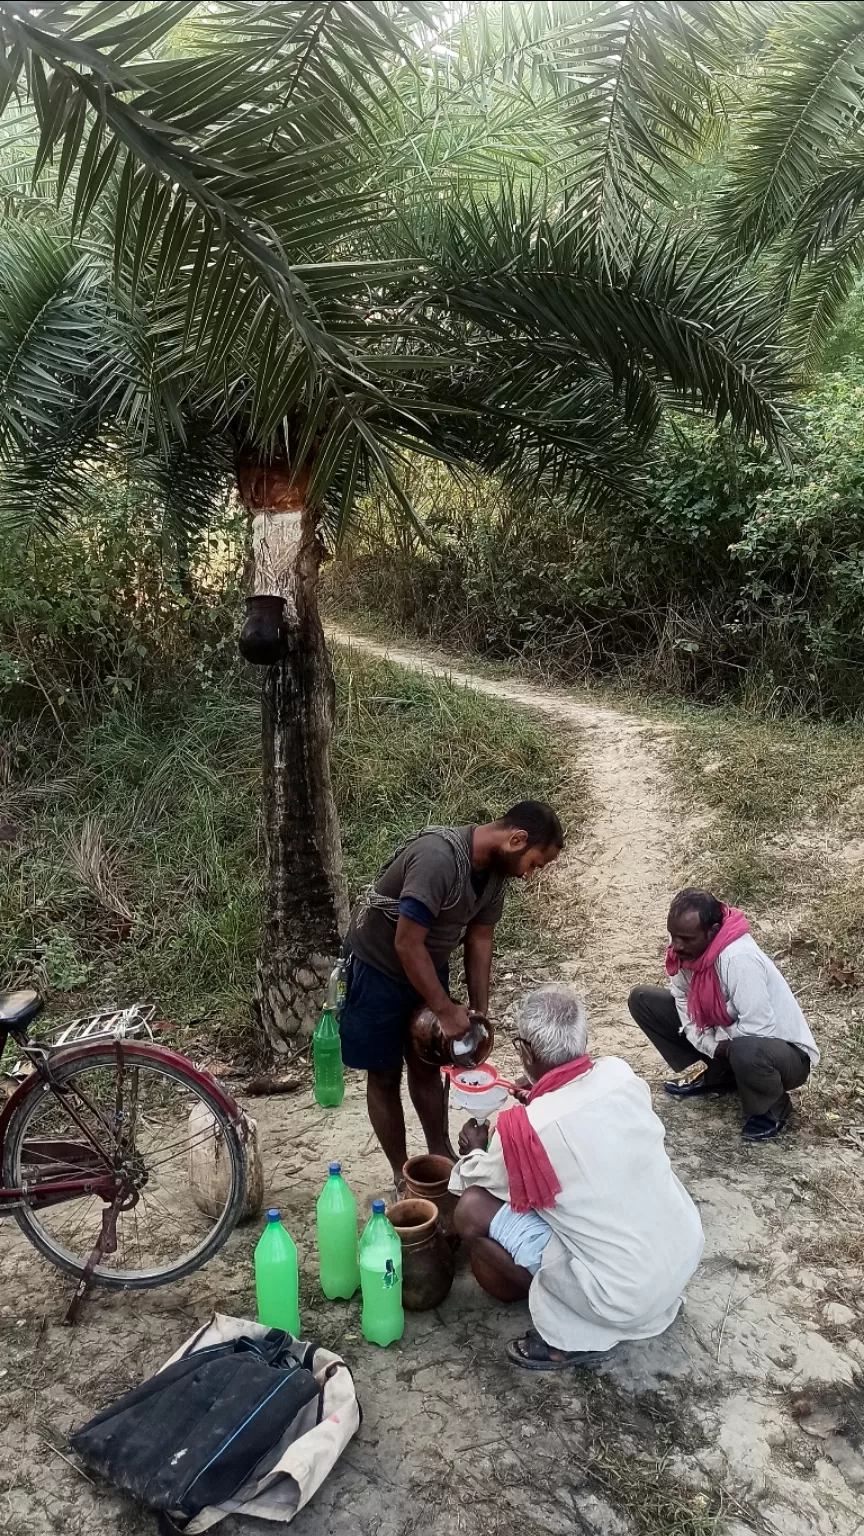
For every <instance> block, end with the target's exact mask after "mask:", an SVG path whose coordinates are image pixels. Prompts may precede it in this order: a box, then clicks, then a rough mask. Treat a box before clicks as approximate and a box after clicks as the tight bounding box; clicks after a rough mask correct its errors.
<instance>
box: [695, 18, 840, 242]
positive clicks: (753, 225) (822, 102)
mask: <svg viewBox="0 0 864 1536" xmlns="http://www.w3.org/2000/svg"><path fill="white" fill-rule="evenodd" d="M862 122H864V8H862V7H861V6H860V5H849V4H844V3H842V0H841V3H836V0H823V3H821V4H819V5H810V4H800V3H796V4H789V5H784V6H782V7H781V8H780V13H779V15H778V19H777V23H776V26H775V28H774V29H773V31H772V33H771V35H770V37H769V41H768V46H767V48H766V49H765V51H764V53H763V55H762V57H761V58H760V60H759V73H758V91H755V92H754V93H753V95H752V96H751V97H750V99H749V100H748V102H747V105H746V122H745V127H744V130H743V131H742V132H741V134H740V135H739V136H738V139H737V142H736V144H735V149H734V153H733V155H732V157H731V160H730V166H729V174H728V178H727V182H726V185H725V186H724V188H723V190H722V194H721V199H720V204H719V213H720V217H721V221H722V225H723V227H724V229H725V231H726V233H727V234H728V237H729V238H730V240H731V241H732V242H733V243H734V245H735V247H736V249H738V250H739V251H743V252H752V251H756V250H759V249H761V248H764V247H765V246H766V245H767V244H769V243H770V242H771V241H772V240H774V239H776V238H777V236H778V235H779V234H780V233H782V231H783V230H784V229H785V228H787V227H788V226H789V224H790V223H791V222H792V221H793V220H794V219H795V217H796V215H797V213H798V211H799V210H800V208H801V206H802V203H803V202H804V201H805V200H806V198H807V197H808V195H809V193H810V190H811V187H812V186H813V183H814V181H815V180H817V179H818V178H819V177H820V175H821V171H822V167H823V165H824V162H825V160H826V158H830V157H832V156H833V155H834V154H835V152H836V151H837V149H838V146H840V145H842V144H843V143H844V141H845V140H846V138H847V136H849V135H850V134H851V133H853V132H857V131H858V130H859V129H860V127H861V124H862Z"/></svg>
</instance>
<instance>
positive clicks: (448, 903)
mask: <svg viewBox="0 0 864 1536" xmlns="http://www.w3.org/2000/svg"><path fill="white" fill-rule="evenodd" d="M430 834H434V836H435V837H443V839H444V841H445V843H447V845H448V846H449V847H450V848H452V849H453V853H454V854H455V857H456V874H455V877H454V880H453V884H452V885H451V886H450V889H449V890H448V892H447V895H446V897H445V899H444V901H443V902H442V903H441V911H442V912H450V911H452V909H453V908H454V907H455V906H457V905H458V903H459V901H460V900H461V897H462V892H463V891H464V889H465V887H466V885H467V884H468V882H469V881H470V879H471V854H470V852H469V850H468V848H467V847H466V845H465V839H464V837H460V835H459V833H458V832H454V830H453V828H452V827H424V828H423V829H422V831H420V832H412V834H411V836H410V837H406V839H405V841H404V843H400V844H399V847H398V848H397V849H396V851H395V853H393V854H391V856H390V858H389V859H388V860H387V862H386V864H382V866H381V868H380V869H379V871H378V874H377V875H376V877H375V878H376V880H380V879H381V876H382V875H385V874H386V873H387V870H388V869H390V868H391V866H392V865H393V864H395V862H396V860H397V859H398V858H399V857H400V855H401V854H403V853H404V852H405V850H406V849H407V848H410V847H411V845H412V843H416V842H417V841H418V840H419V839H420V838H421V837H428V836H429V835H430ZM369 912H383V914H384V916H385V917H386V918H388V919H389V921H390V922H391V923H392V924H393V926H394V927H395V926H396V924H397V923H398V921H399V897H398V896H382V895H381V893H380V891H376V889H375V886H374V884H373V885H367V886H366V888H365V890H363V891H361V892H360V895H359V897H358V898H357V905H356V907H355V909H354V916H355V920H356V923H357V926H358V928H359V927H360V925H361V924H362V923H363V921H364V919H365V918H366V916H367V914H368V913H369Z"/></svg>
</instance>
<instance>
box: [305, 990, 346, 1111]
mask: <svg viewBox="0 0 864 1536" xmlns="http://www.w3.org/2000/svg"><path fill="white" fill-rule="evenodd" d="M312 1065H313V1067H314V1069H315V1101H316V1103H318V1104H322V1105H324V1106H325V1107H326V1108H331V1109H332V1108H335V1106H336V1105H337V1104H341V1103H342V1100H343V1099H344V1097H345V1073H344V1071H343V1068H342V1042H341V1041H340V1039H339V1025H338V1024H337V1022H336V1015H335V1013H334V1012H333V1010H332V1009H331V1008H324V1009H322V1012H321V1017H320V1019H319V1020H318V1023H317V1024H316V1025H315V1033H314V1035H313V1036H312Z"/></svg>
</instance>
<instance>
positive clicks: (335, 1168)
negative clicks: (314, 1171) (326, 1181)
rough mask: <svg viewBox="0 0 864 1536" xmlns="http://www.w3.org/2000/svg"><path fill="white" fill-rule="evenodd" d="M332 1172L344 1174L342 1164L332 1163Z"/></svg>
mask: <svg viewBox="0 0 864 1536" xmlns="http://www.w3.org/2000/svg"><path fill="white" fill-rule="evenodd" d="M330 1172H331V1173H341V1172H342V1164H341V1163H331V1164H330Z"/></svg>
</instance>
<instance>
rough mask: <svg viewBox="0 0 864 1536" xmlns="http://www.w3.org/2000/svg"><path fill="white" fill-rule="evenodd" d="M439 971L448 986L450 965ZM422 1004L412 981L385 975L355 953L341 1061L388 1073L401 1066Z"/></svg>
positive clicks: (344, 1016) (341, 1025) (342, 1028)
mask: <svg viewBox="0 0 864 1536" xmlns="http://www.w3.org/2000/svg"><path fill="white" fill-rule="evenodd" d="M436 970H437V974H438V980H439V981H440V983H441V985H442V987H444V988H445V989H446V987H447V983H448V979H449V973H448V969H447V966H446V965H442V966H440V967H436ZM422 1006H423V999H422V997H421V996H420V993H419V992H418V991H416V989H415V988H414V987H412V985H411V983H410V981H407V980H406V981H394V979H393V977H392V976H385V974H384V972H383V971H379V970H377V969H376V967H375V966H374V965H366V964H365V962H364V961H362V960H359V959H358V958H357V956H356V955H355V956H354V957H353V959H352V961H351V978H350V981H349V983H348V995H347V997H346V998H345V1001H344V1003H343V1004H342V1015H341V1018H340V1020H339V1034H340V1035H341V1037H342V1060H343V1061H344V1063H345V1065H346V1067H360V1068H362V1070H363V1071H364V1072H387V1071H389V1070H391V1069H392V1068H393V1067H399V1066H401V1065H402V1061H403V1059H404V1056H405V1047H406V1045H407V1043H408V1025H409V1023H410V1021H411V1015H412V1013H414V1012H415V1011H416V1010H417V1009H418V1008H422Z"/></svg>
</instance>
